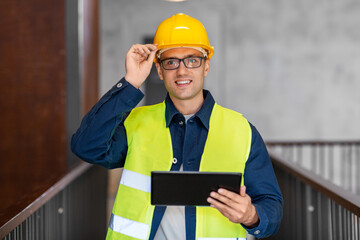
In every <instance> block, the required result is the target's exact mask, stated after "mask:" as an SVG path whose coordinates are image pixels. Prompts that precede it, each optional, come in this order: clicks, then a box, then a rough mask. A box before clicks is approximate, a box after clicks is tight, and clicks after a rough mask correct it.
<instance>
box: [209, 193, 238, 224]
mask: <svg viewBox="0 0 360 240" xmlns="http://www.w3.org/2000/svg"><path fill="white" fill-rule="evenodd" d="M207 201H208V202H209V203H210V207H213V208H216V209H217V210H218V211H219V212H220V213H221V214H222V215H224V216H225V217H226V218H228V219H229V220H230V221H232V222H235V221H236V216H237V212H236V210H235V209H233V208H231V207H229V206H227V205H225V204H223V203H221V202H218V201H216V200H215V199H212V198H211V197H209V198H208V200H207Z"/></svg>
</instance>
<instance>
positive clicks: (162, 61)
mask: <svg viewBox="0 0 360 240" xmlns="http://www.w3.org/2000/svg"><path fill="white" fill-rule="evenodd" d="M189 58H198V59H201V61H200V65H199V66H197V67H188V66H186V63H185V60H186V59H189ZM169 59H174V60H178V61H179V65H178V66H177V68H172V69H167V68H165V67H164V64H163V63H164V61H166V60H169ZM204 59H206V57H200V56H190V57H185V58H174V57H172V58H165V59H162V60H160V59H159V62H160V65H161V66H162V68H163V69H165V70H176V69H178V68H179V67H180V64H181V62H183V64H184V66H185V67H186V68H188V69H194V68H199V67H201V65H202V62H203V60H204Z"/></svg>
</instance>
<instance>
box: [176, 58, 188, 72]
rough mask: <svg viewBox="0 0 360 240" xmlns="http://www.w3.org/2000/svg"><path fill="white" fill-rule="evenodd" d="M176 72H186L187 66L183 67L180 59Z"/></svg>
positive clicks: (183, 64)
mask: <svg viewBox="0 0 360 240" xmlns="http://www.w3.org/2000/svg"><path fill="white" fill-rule="evenodd" d="M177 72H178V74H182V73H186V72H187V68H186V67H185V63H184V61H180V65H179V68H178V69H177Z"/></svg>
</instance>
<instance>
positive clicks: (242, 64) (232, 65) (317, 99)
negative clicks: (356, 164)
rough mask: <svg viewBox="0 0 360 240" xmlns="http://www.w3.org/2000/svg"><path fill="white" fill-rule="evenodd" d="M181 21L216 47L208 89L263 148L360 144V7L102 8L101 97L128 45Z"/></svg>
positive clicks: (286, 3)
mask: <svg viewBox="0 0 360 240" xmlns="http://www.w3.org/2000/svg"><path fill="white" fill-rule="evenodd" d="M178 12H184V13H186V14H188V15H190V16H192V17H195V18H197V19H199V20H200V21H202V22H203V24H204V26H205V27H206V29H207V31H208V34H209V38H210V42H211V44H212V45H214V46H215V54H214V56H213V58H212V60H211V69H210V74H209V76H208V77H207V79H206V84H205V88H207V89H210V90H211V92H212V93H213V95H214V96H215V98H216V100H217V102H219V103H220V104H221V105H223V106H226V107H229V108H232V109H234V110H236V111H239V112H241V113H243V114H244V115H245V116H246V117H247V118H248V119H249V121H251V122H252V123H253V124H254V125H255V126H256V127H257V128H258V130H259V131H260V132H261V134H262V136H263V137H264V139H265V140H273V139H282V140H294V139H359V136H360V93H359V92H360V27H359V26H360V1H358V0H342V1H334V0H321V1H312V0H267V1H265V0H251V1H245V0H223V1H214V0H189V1H187V2H184V3H169V2H165V1H160V0H156V1H155V0H154V1H148V0H121V1H119V0H103V1H102V3H101V14H102V16H101V19H102V22H101V27H102V29H101V42H102V45H101V86H100V89H101V93H102V94H103V93H105V92H106V91H107V89H109V88H110V87H111V86H112V85H113V84H114V83H115V82H116V81H117V80H119V79H120V78H121V77H122V76H124V74H125V68H124V65H125V62H124V58H125V54H126V52H127V50H128V48H129V47H130V46H131V45H132V44H133V43H141V42H142V41H143V38H144V37H145V36H153V35H154V33H155V30H156V28H157V26H158V24H159V23H160V22H161V21H162V20H164V19H165V18H168V17H170V16H172V15H173V14H176V13H178Z"/></svg>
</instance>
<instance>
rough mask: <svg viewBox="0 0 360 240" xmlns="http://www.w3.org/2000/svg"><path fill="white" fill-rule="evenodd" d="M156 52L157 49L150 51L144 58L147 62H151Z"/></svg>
mask: <svg viewBox="0 0 360 240" xmlns="http://www.w3.org/2000/svg"><path fill="white" fill-rule="evenodd" d="M156 52H157V50H153V51H151V52H150V54H149V56H148V58H147V59H146V61H147V62H148V63H152V62H153V61H154V58H155V54H156Z"/></svg>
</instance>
